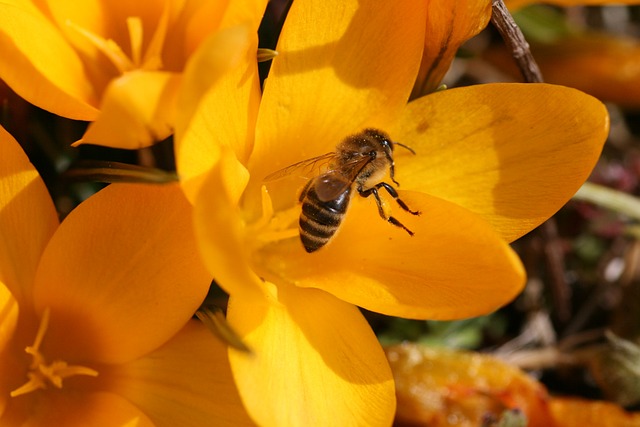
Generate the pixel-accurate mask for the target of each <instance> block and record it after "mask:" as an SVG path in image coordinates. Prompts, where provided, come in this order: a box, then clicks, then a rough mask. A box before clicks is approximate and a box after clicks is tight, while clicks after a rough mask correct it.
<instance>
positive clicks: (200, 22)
mask: <svg viewBox="0 0 640 427" xmlns="http://www.w3.org/2000/svg"><path fill="white" fill-rule="evenodd" d="M229 3H240V4H243V5H244V3H245V1H242V2H230V0H218V1H208V0H187V1H185V2H184V6H183V7H182V9H181V11H180V15H179V16H178V17H177V20H176V21H175V23H174V24H173V25H172V26H171V28H170V29H169V33H168V34H167V39H166V42H165V46H164V60H163V63H164V66H165V67H166V68H169V69H171V70H174V71H178V70H182V69H184V66H185V64H186V63H187V61H188V60H189V58H190V57H191V55H192V54H193V53H194V52H195V51H196V50H197V49H198V47H199V46H200V45H201V44H202V43H203V42H204V41H205V40H206V39H207V37H209V36H210V35H211V34H212V33H213V32H215V31H217V30H218V29H219V26H220V21H221V20H222V17H223V16H224V13H225V11H226V10H227V8H228V5H229ZM256 28H257V27H256Z"/></svg>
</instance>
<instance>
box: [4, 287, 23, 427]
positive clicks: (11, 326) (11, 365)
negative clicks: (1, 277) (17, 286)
mask: <svg viewBox="0 0 640 427" xmlns="http://www.w3.org/2000/svg"><path fill="white" fill-rule="evenodd" d="M18 314H19V310H18V302H17V301H16V299H15V298H14V297H13V295H11V292H9V288H7V287H6V286H5V285H4V284H3V283H2V282H0V378H2V381H1V382H0V420H2V413H3V412H4V409H5V406H6V405H7V403H8V402H7V399H11V398H10V397H9V393H10V391H11V390H13V385H14V384H20V382H19V381H20V379H17V375H16V374H17V373H18V372H19V369H16V354H15V352H14V351H12V350H14V349H15V348H16V347H15V344H14V346H13V348H10V346H11V344H12V341H13V338H14V333H15V331H16V325H17V323H18ZM14 343H15V341H14ZM20 350H22V349H18V351H20ZM21 356H22V355H21ZM18 375H19V374H18Z"/></svg>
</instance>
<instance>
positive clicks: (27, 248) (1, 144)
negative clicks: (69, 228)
mask: <svg viewBox="0 0 640 427" xmlns="http://www.w3.org/2000/svg"><path fill="white" fill-rule="evenodd" d="M57 227H58V214H57V213H56V210H55V207H54V205H53V202H52V201H51V197H50V196H49V192H48V191H47V188H46V187H45V185H44V183H43V182H42V180H41V179H40V175H38V172H37V171H36V170H35V168H34V167H33V165H31V163H30V162H29V159H28V158H27V156H26V154H24V152H23V151H22V148H21V147H20V145H18V143H17V142H16V140H15V139H13V137H12V136H11V135H10V134H9V133H8V132H7V131H6V130H4V129H3V128H2V127H0V236H2V237H1V238H0V282H2V283H4V284H5V285H6V286H7V287H8V288H9V290H10V291H11V293H12V294H13V296H14V297H15V298H16V299H17V300H18V301H19V302H20V303H26V302H27V301H28V300H29V295H30V294H31V287H32V285H33V278H34V276H35V273H36V268H37V266H38V262H39V260H40V255H41V254H42V251H43V250H44V248H45V246H46V245H47V243H48V242H49V239H50V238H51V235H52V234H53V232H54V231H55V230H56V228H57Z"/></svg>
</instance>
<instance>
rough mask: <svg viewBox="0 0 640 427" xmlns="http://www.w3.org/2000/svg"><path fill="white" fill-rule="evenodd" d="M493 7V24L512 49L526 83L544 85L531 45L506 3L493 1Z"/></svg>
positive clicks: (498, 0) (497, 0)
mask: <svg viewBox="0 0 640 427" xmlns="http://www.w3.org/2000/svg"><path fill="white" fill-rule="evenodd" d="M491 7H492V13H491V23H492V24H493V26H494V27H496V29H497V30H498V32H500V35H501V36H502V39H503V40H504V41H505V43H507V46H508V47H509V49H511V54H512V55H513V58H514V59H515V60H516V63H517V64H518V68H520V72H521V73H522V76H523V77H524V81H525V82H527V83H542V82H543V79H542V73H541V72H540V68H538V64H537V63H536V60H535V59H533V55H532V54H531V50H530V49H529V43H527V40H526V39H525V38H524V35H523V34H522V31H520V28H519V27H518V24H516V22H515V21H514V20H513V17H512V16H511V13H509V10H508V9H507V7H506V6H505V5H504V2H503V1H502V0H493V2H492V4H491Z"/></svg>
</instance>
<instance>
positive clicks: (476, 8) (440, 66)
mask: <svg viewBox="0 0 640 427" xmlns="http://www.w3.org/2000/svg"><path fill="white" fill-rule="evenodd" d="M490 18H491V1H490V0H462V1H460V0H457V1H450V0H430V1H428V2H427V30H426V33H425V43H424V56H423V57H422V64H421V65H420V72H419V74H418V78H417V84H416V90H415V93H416V95H420V94H426V93H429V92H432V91H434V90H435V89H436V88H437V87H438V86H439V85H440V82H441V81H442V78H443V77H444V75H445V73H446V72H447V70H448V69H449V66H450V65H451V62H452V61H453V58H454V57H455V55H456V52H457V51H458V48H459V47H460V46H461V45H462V43H464V42H465V41H467V40H469V39H470V38H471V37H473V36H475V35H476V34H478V33H479V32H480V31H482V29H484V28H485V27H486V26H487V23H488V22H489V19H490Z"/></svg>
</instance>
